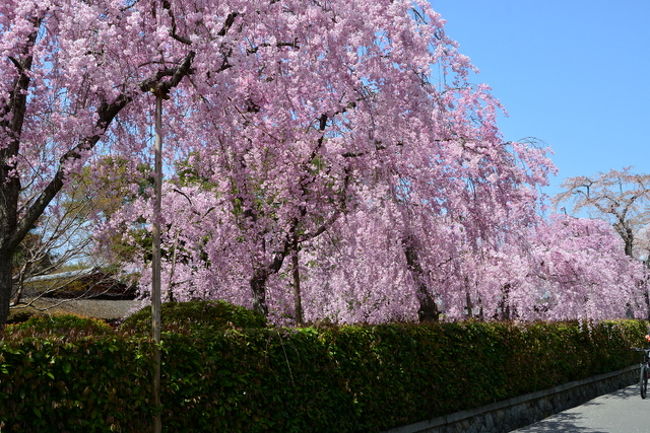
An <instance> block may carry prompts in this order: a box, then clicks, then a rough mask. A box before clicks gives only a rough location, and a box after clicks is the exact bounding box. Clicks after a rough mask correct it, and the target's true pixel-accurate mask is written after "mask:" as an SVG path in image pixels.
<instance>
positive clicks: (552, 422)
mask: <svg viewBox="0 0 650 433" xmlns="http://www.w3.org/2000/svg"><path fill="white" fill-rule="evenodd" d="M581 419H582V416H580V415H576V414H573V413H559V414H557V415H553V416H552V417H551V418H548V419H546V420H544V421H540V422H538V423H537V424H534V425H530V426H528V427H524V428H522V429H519V430H515V432H516V433H609V432H606V431H603V430H597V429H593V428H591V427H583V426H580V425H577V422H579V421H580V420H581ZM513 433H514V432H513Z"/></svg>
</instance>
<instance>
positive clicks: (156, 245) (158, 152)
mask: <svg viewBox="0 0 650 433" xmlns="http://www.w3.org/2000/svg"><path fill="white" fill-rule="evenodd" d="M155 124H156V127H155V129H156V138H155V142H154V158H155V161H154V199H153V245H152V250H153V251H152V253H153V258H152V261H151V262H152V269H151V272H152V275H151V325H152V333H153V341H154V355H153V358H154V359H153V361H154V374H153V402H154V407H155V411H156V412H155V415H154V419H153V431H154V433H160V432H161V430H162V422H161V413H160V411H161V406H160V362H161V359H160V358H161V357H160V328H161V323H160V213H161V212H160V207H161V206H160V204H161V201H162V200H161V196H162V140H163V135H162V97H161V95H159V94H156V114H155Z"/></svg>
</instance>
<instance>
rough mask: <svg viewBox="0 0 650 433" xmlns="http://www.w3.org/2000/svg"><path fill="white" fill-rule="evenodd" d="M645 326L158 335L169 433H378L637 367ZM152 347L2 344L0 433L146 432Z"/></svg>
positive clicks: (49, 339) (102, 342)
mask: <svg viewBox="0 0 650 433" xmlns="http://www.w3.org/2000/svg"><path fill="white" fill-rule="evenodd" d="M645 332H646V324H645V323H644V322H640V321H620V322H603V323H600V324H596V325H592V326H582V325H580V324H578V323H573V322H572V323H550V324H544V323H536V324H528V325H518V326H515V325H512V324H507V323H478V322H466V323H445V324H430V325H429V324H423V325H415V324H392V325H381V326H342V327H329V328H322V329H318V328H304V329H273V328H246V329H243V328H229V329H225V330H223V331H220V332H204V333H178V332H174V333H171V332H166V333H164V336H163V345H162V348H163V361H164V365H163V390H162V401H163V405H164V407H163V413H162V417H163V426H164V431H167V432H180V431H187V432H228V433H240V432H241V433H244V432H246V433H262V432H278V433H280V432H282V433H298V432H300V433H303V432H314V433H318V432H322V433H330V432H337V433H345V432H350V433H361V432H364V433H371V432H379V431H382V430H386V429H389V428H391V427H395V426H398V425H403V424H407V423H412V422H417V421H420V420H423V419H427V418H430V417H434V416H437V415H442V414H445V413H450V412H454V411H457V410H462V409H469V408H472V407H477V406H481V405H484V404H487V403H490V402H494V401H498V400H502V399H505V398H509V397H513V396H516V395H519V394H523V393H527V392H532V391H536V390H540V389H544V388H548V387H552V386H554V385H558V384H561V383H564V382H568V381H571V380H576V379H581V378H585V377H589V376H592V375H595V374H598V373H604V372H608V371H613V370H617V369H620V368H623V367H626V366H628V365H631V364H634V363H635V362H638V358H637V356H638V354H636V353H634V352H632V351H630V350H629V347H630V346H639V345H641V344H642V339H643V335H644V334H645ZM150 350H151V345H150V343H148V342H147V340H146V339H144V338H143V337H139V336H134V335H133V334H132V333H128V334H119V333H116V334H102V335H90V336H88V335H87V336H82V335H79V334H76V335H73V336H63V335H61V336H56V335H53V334H52V333H46V334H43V335H42V336H39V335H38V333H37V332H36V333H34V334H33V335H32V336H29V337H23V336H15V335H14V334H13V331H12V330H11V329H8V331H7V335H6V336H5V339H4V341H2V342H0V431H2V432H3V433H10V432H32V431H34V432H36V431H38V432H45V433H47V432H109V431H118V432H141V431H146V430H148V427H147V425H146V424H147V422H148V420H149V418H150V416H151V414H152V408H151V406H150V405H149V396H150V393H151V392H150V386H149V383H150V370H151V369H150V365H149V361H148V359H149V358H148V356H149V354H150Z"/></svg>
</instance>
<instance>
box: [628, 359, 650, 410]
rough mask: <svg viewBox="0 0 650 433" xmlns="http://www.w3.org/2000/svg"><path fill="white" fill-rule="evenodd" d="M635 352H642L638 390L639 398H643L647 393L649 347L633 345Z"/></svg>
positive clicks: (649, 374)
mask: <svg viewBox="0 0 650 433" xmlns="http://www.w3.org/2000/svg"><path fill="white" fill-rule="evenodd" d="M632 350H634V351H635V352H643V362H642V363H641V368H640V371H639V392H640V393H641V398H643V399H645V398H646V396H647V395H648V377H650V348H646V349H641V348H638V347H633V348H632Z"/></svg>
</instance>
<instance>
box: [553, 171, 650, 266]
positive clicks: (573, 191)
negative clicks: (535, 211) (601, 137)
mask: <svg viewBox="0 0 650 433" xmlns="http://www.w3.org/2000/svg"><path fill="white" fill-rule="evenodd" d="M562 188H563V189H564V191H563V192H562V193H560V194H558V195H557V196H556V197H555V199H554V201H555V203H556V205H559V204H562V203H568V204H570V205H572V212H574V213H577V212H581V211H587V212H589V213H590V214H591V216H594V217H598V218H601V219H605V220H607V221H609V222H610V223H611V224H612V226H613V227H614V229H615V230H616V233H618V235H619V236H620V237H621V239H623V242H624V247H625V254H627V255H628V256H630V257H634V256H635V251H640V250H641V249H642V248H641V245H640V242H639V241H642V239H641V237H642V236H643V235H642V233H643V231H644V230H647V227H648V225H649V224H650V174H636V173H633V172H632V170H631V168H629V167H628V168H624V169H623V170H620V171H619V170H611V171H609V172H607V173H601V174H599V175H598V176H596V177H586V176H578V177H571V178H568V179H567V180H566V181H565V182H564V183H563V184H562ZM637 238H638V240H637ZM637 258H641V257H637Z"/></svg>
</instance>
